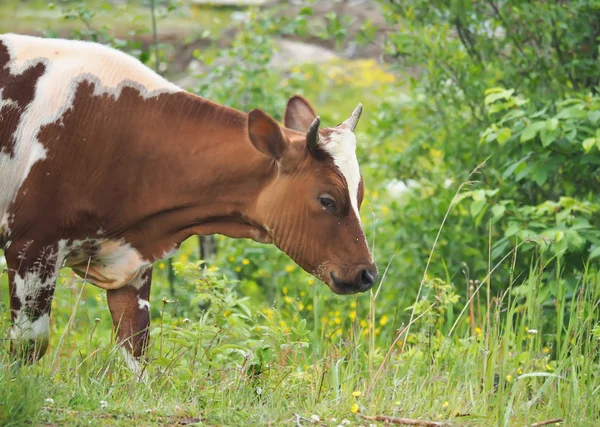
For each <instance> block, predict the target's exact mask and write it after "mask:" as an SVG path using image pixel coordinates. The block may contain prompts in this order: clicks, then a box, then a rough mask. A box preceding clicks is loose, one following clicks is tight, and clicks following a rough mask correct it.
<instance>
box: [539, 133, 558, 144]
mask: <svg viewBox="0 0 600 427" xmlns="http://www.w3.org/2000/svg"><path fill="white" fill-rule="evenodd" d="M557 136H558V132H557V131H556V129H554V130H548V129H542V130H541V132H540V139H541V140H542V146H543V147H547V146H549V145H550V144H552V143H553V142H554V141H556V137H557Z"/></svg>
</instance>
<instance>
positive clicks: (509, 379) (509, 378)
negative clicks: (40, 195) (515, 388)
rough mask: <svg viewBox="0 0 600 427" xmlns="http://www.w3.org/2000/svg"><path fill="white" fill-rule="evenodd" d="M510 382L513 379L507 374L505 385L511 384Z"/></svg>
mask: <svg viewBox="0 0 600 427" xmlns="http://www.w3.org/2000/svg"><path fill="white" fill-rule="evenodd" d="M512 380H513V377H512V375H510V374H508V375H507V376H506V382H507V383H510V382H512Z"/></svg>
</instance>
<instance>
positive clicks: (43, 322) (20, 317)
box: [10, 310, 50, 340]
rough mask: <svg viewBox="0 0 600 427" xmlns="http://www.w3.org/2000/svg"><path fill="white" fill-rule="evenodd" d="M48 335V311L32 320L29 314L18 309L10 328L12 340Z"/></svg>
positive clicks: (42, 337)
mask: <svg viewBox="0 0 600 427" xmlns="http://www.w3.org/2000/svg"><path fill="white" fill-rule="evenodd" d="M49 335H50V315H49V314H48V313H45V314H43V315H42V316H41V317H39V318H37V319H35V320H34V321H33V322H32V321H31V319H30V318H29V316H27V315H26V314H25V313H24V312H23V310H20V311H19V312H18V313H17V316H16V318H15V321H14V322H13V324H12V326H11V328H10V337H11V339H13V340H35V339H38V338H41V339H48V337H49Z"/></svg>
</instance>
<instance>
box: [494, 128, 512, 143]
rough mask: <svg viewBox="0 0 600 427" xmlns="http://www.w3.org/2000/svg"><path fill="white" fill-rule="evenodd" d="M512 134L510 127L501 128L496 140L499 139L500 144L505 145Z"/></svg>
mask: <svg viewBox="0 0 600 427" xmlns="http://www.w3.org/2000/svg"><path fill="white" fill-rule="evenodd" d="M510 135H511V132H510V128H502V129H500V130H499V131H498V132H497V133H496V140H497V141H498V144H500V145H504V143H505V142H506V141H508V140H509V139H510Z"/></svg>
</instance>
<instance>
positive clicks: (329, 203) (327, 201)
mask: <svg viewBox="0 0 600 427" xmlns="http://www.w3.org/2000/svg"><path fill="white" fill-rule="evenodd" d="M319 203H320V204H321V206H322V207H323V208H325V209H327V210H330V211H334V210H335V200H333V199H332V198H331V197H330V196H320V197H319Z"/></svg>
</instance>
